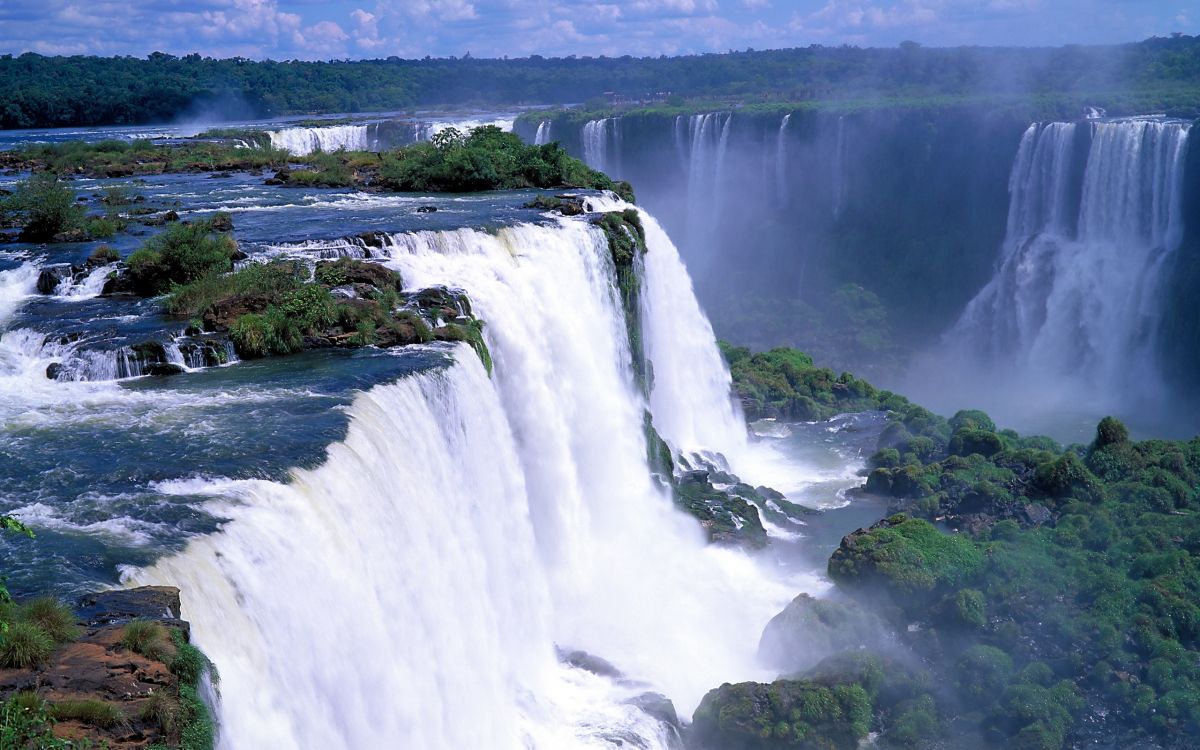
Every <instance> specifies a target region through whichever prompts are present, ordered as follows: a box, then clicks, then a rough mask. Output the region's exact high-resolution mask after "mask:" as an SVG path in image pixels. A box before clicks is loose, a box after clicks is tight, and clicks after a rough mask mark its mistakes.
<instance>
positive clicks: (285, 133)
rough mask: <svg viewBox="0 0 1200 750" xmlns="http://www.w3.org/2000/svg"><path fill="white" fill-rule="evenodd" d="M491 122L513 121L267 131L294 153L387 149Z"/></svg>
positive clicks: (506, 122)
mask: <svg viewBox="0 0 1200 750" xmlns="http://www.w3.org/2000/svg"><path fill="white" fill-rule="evenodd" d="M484 125H492V126H495V127H498V128H500V129H501V130H506V131H507V130H512V126H513V121H512V120H511V119H506V118H503V117H446V118H430V117H427V118H424V119H414V120H383V121H381V122H371V123H362V124H346V125H315V126H303V127H301V126H297V127H288V128H280V129H278V130H268V131H267V135H268V136H269V137H270V139H271V146H273V147H274V148H280V149H284V150H285V151H288V152H290V153H292V154H293V155H295V156H307V155H308V154H311V153H313V152H316V151H326V152H328V151H338V150H342V149H344V150H346V151H386V150H388V149H393V148H397V147H399V146H407V145H409V144H411V143H416V142H418V141H428V140H430V139H432V138H433V136H435V135H437V134H438V133H440V132H442V131H443V130H446V129H448V128H457V129H458V130H459V131H460V132H463V133H466V132H468V131H470V130H471V129H472V128H477V127H482V126H484Z"/></svg>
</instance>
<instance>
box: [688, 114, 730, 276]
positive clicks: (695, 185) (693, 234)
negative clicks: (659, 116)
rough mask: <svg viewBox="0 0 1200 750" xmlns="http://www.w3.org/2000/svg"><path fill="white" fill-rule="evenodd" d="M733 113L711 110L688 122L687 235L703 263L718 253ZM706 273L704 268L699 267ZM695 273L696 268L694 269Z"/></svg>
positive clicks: (692, 251)
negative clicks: (724, 178) (720, 213)
mask: <svg viewBox="0 0 1200 750" xmlns="http://www.w3.org/2000/svg"><path fill="white" fill-rule="evenodd" d="M732 121H733V115H731V114H724V113H716V112H710V113H708V114H703V115H692V117H691V118H690V119H689V121H688V133H689V136H690V137H689V141H690V143H691V146H690V149H689V151H688V167H687V212H686V213H687V238H686V241H687V243H688V248H689V257H692V258H699V259H701V261H702V264H703V263H704V262H706V261H707V260H708V259H710V256H711V255H712V254H713V253H714V252H715V247H714V243H715V240H716V237H715V235H716V231H717V224H718V221H719V208H720V197H721V192H722V190H721V188H722V186H723V183H722V177H723V173H724V168H725V164H724V162H725V151H726V149H727V148H728V145H729V128H730V123H731V122H732ZM696 270H698V271H699V272H700V274H701V275H703V272H704V268H703V267H700V268H698V269H696ZM693 272H694V273H695V272H696V271H693Z"/></svg>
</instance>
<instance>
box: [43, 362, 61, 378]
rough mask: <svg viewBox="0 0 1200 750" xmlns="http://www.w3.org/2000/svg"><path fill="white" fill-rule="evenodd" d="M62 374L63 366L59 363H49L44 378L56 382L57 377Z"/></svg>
mask: <svg viewBox="0 0 1200 750" xmlns="http://www.w3.org/2000/svg"><path fill="white" fill-rule="evenodd" d="M62 372H63V366H62V363H61V362H51V363H50V364H49V365H47V366H46V377H47V378H49V379H50V380H58V376H59V375H61V374H62Z"/></svg>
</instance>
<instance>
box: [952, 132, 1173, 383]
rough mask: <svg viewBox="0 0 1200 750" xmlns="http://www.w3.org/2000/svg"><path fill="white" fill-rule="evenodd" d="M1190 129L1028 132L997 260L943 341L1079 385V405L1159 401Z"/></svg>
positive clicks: (1031, 374)
mask: <svg viewBox="0 0 1200 750" xmlns="http://www.w3.org/2000/svg"><path fill="white" fill-rule="evenodd" d="M1189 127H1190V125H1189V124H1188V123H1184V122H1178V121H1170V120H1162V119H1128V120H1116V121H1089V122H1086V123H1080V124H1074V123H1038V124H1034V125H1031V126H1030V127H1029V129H1028V130H1026V132H1025V134H1024V136H1023V138H1022V140H1021V145H1020V147H1019V149H1018V153H1017V158H1016V161H1015V163H1014V165H1013V171H1012V176H1011V180H1010V183H1009V191H1010V195H1011V203H1010V207H1009V217H1008V228H1007V236H1006V238H1005V241H1004V248H1003V252H1002V258H1001V261H1000V264H999V266H998V268H997V270H996V273H995V275H994V277H993V278H992V280H991V281H990V282H989V283H988V285H987V286H986V287H984V289H983V290H982V291H981V292H980V293H979V294H978V295H977V296H976V298H975V299H974V300H972V301H971V303H970V304H969V305H968V306H967V309H966V311H965V312H964V313H963V316H962V318H961V319H960V321H959V322H958V324H957V325H956V326H955V328H954V329H953V330H952V331H951V332H950V333H949V334H948V343H949V344H950V345H951V346H954V347H957V348H960V349H964V350H965V351H967V352H971V355H969V356H974V357H976V358H979V357H982V361H983V362H984V363H985V366H994V365H1000V364H1003V365H1004V367H1005V368H1008V369H1016V370H1017V371H1018V372H1019V373H1021V374H1022V376H1024V377H1027V378H1030V379H1031V380H1034V381H1039V380H1040V381H1050V382H1051V383H1053V382H1055V381H1059V382H1064V381H1065V382H1071V383H1074V384H1076V386H1078V387H1079V388H1081V389H1082V390H1081V391H1079V393H1080V394H1081V396H1080V397H1081V398H1083V397H1086V396H1087V395H1089V394H1090V395H1092V396H1094V397H1096V398H1099V399H1101V400H1102V401H1103V400H1104V398H1105V397H1106V396H1112V397H1115V396H1116V395H1117V394H1119V393H1122V392H1124V393H1125V395H1126V397H1127V398H1126V403H1128V397H1135V398H1136V397H1138V396H1140V397H1143V398H1155V397H1156V396H1157V395H1158V389H1159V388H1160V387H1161V382H1160V379H1159V375H1158V369H1157V366H1156V358H1157V353H1156V351H1155V341H1156V339H1157V335H1156V334H1157V330H1158V323H1159V318H1160V314H1161V311H1160V299H1159V298H1160V294H1159V288H1160V284H1161V281H1162V279H1163V275H1164V270H1165V269H1166V268H1168V263H1169V260H1170V258H1171V256H1172V254H1173V252H1174V251H1175V249H1176V248H1177V247H1178V245H1179V242H1180V239H1181V237H1182V231H1183V216H1182V210H1181V203H1180V201H1181V192H1182V178H1183V162H1184V153H1185V150H1186V145H1187V136H1188V131H1189ZM1081 139H1083V140H1081Z"/></svg>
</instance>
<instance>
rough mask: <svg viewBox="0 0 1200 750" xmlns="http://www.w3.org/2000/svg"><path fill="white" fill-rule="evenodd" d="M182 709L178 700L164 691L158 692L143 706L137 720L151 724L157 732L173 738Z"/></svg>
mask: <svg viewBox="0 0 1200 750" xmlns="http://www.w3.org/2000/svg"><path fill="white" fill-rule="evenodd" d="M182 714H183V707H182V705H181V704H180V702H179V699H178V698H176V697H175V696H173V695H171V694H169V693H168V692H166V691H163V690H159V691H156V692H155V693H154V694H152V695H151V696H150V698H149V700H147V701H146V702H145V703H144V704H143V705H142V711H141V713H140V714H139V718H141V719H142V721H148V722H151V723H153V724H154V725H155V726H157V727H158V728H159V730H160V731H161V732H162V733H163V734H165V735H167V736H168V737H173V736H175V734H176V733H177V732H178V731H179V726H180V724H181V722H182V720H183V715H182Z"/></svg>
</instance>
